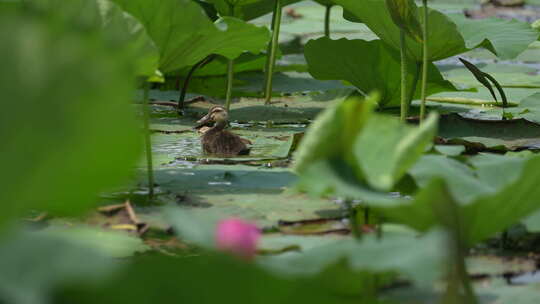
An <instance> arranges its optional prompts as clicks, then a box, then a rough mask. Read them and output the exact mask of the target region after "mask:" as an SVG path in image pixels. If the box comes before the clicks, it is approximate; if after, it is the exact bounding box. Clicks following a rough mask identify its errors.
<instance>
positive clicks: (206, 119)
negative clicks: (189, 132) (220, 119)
mask: <svg viewBox="0 0 540 304" xmlns="http://www.w3.org/2000/svg"><path fill="white" fill-rule="evenodd" d="M211 121H212V115H211V113H208V114H206V115H205V116H204V117H203V118H201V119H199V120H197V125H196V126H195V127H193V129H198V128H200V127H202V126H204V125H206V124H208V123H210V122H211Z"/></svg>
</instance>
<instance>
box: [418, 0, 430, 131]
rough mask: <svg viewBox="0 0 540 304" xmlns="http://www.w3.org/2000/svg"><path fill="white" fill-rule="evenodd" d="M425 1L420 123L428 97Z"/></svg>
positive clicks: (424, 113) (425, 3)
mask: <svg viewBox="0 0 540 304" xmlns="http://www.w3.org/2000/svg"><path fill="white" fill-rule="evenodd" d="M423 3H424V28H423V31H422V35H423V39H424V43H423V52H422V54H423V62H422V101H421V103H420V123H422V121H423V120H424V117H425V115H426V97H427V73H428V55H429V54H428V15H429V14H428V4H427V0H423Z"/></svg>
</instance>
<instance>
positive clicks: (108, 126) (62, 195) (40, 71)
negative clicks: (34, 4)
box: [0, 17, 140, 222]
mask: <svg viewBox="0 0 540 304" xmlns="http://www.w3.org/2000/svg"><path fill="white" fill-rule="evenodd" d="M0 39H1V40H2V41H3V43H2V44H1V45H0V65H1V66H2V69H1V70H0V91H1V92H2V94H3V98H2V105H3V110H2V111H1V112H0V138H2V141H3V142H2V146H3V148H2V149H1V150H0V166H1V167H2V173H1V175H0V184H1V185H2V189H3V190H2V191H1V192H0V202H1V203H2V212H0V222H2V221H4V220H6V219H7V218H9V217H11V216H15V215H20V214H21V213H22V212H25V211H28V210H29V209H32V208H37V209H42V210H47V211H51V212H54V213H61V214H74V213H78V212H81V211H83V210H84V209H85V208H87V207H89V206H91V205H92V204H93V203H94V201H95V198H96V196H97V193H98V192H100V191H103V190H105V189H108V188H110V187H113V186H116V185H118V184H119V183H121V182H123V181H124V180H125V179H126V178H127V177H128V176H129V172H130V170H131V167H132V166H133V164H134V163H135V161H136V160H137V158H138V157H139V150H140V149H139V148H140V147H139V136H138V134H137V133H138V132H137V128H138V124H137V122H136V119H135V115H134V113H133V109H132V108H131V107H130V102H131V99H132V93H133V84H132V82H131V81H130V79H134V75H133V74H132V73H131V71H130V69H129V68H128V67H129V66H128V65H127V64H126V63H125V61H123V60H122V59H121V58H119V57H117V56H114V55H113V54H109V53H108V52H107V48H106V47H104V46H103V43H102V42H101V41H100V40H96V39H94V38H91V36H90V37H86V36H84V35H75V34H73V33H71V31H70V30H67V29H63V28H58V27H56V28H55V29H54V30H52V29H51V28H50V26H49V24H47V23H40V22H37V21H35V20H34V19H32V18H24V17H8V18H2V20H1V21H0ZM90 58H91V60H89V59H90Z"/></svg>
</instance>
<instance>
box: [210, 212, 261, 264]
mask: <svg viewBox="0 0 540 304" xmlns="http://www.w3.org/2000/svg"><path fill="white" fill-rule="evenodd" d="M260 237H261V232H260V230H259V228H257V226H256V225H254V224H252V223H249V222H246V221H244V220H242V219H236V218H231V219H226V220H222V221H220V222H219V223H218V225H217V228H216V245H217V248H218V249H220V250H222V251H226V252H230V253H232V254H234V255H237V256H239V257H241V258H243V259H246V260H251V259H252V258H253V257H254V256H255V254H256V253H257V242H258V241H259V238H260Z"/></svg>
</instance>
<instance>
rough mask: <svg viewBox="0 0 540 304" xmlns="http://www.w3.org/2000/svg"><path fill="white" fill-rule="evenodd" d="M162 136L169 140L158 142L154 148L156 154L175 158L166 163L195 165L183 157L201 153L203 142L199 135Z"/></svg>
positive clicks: (171, 165)
mask: <svg viewBox="0 0 540 304" xmlns="http://www.w3.org/2000/svg"><path fill="white" fill-rule="evenodd" d="M161 138H167V141H165V142H157V143H155V144H154V145H153V147H152V148H153V152H154V153H155V154H165V155H167V157H168V158H170V159H173V161H172V162H170V163H168V164H167V165H166V166H167V167H186V168H192V167H194V165H195V163H194V162H193V161H189V160H184V159H182V157H185V156H198V155H201V153H202V149H201V142H200V140H199V138H198V137H178V136H165V137H164V136H162V137H161Z"/></svg>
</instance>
